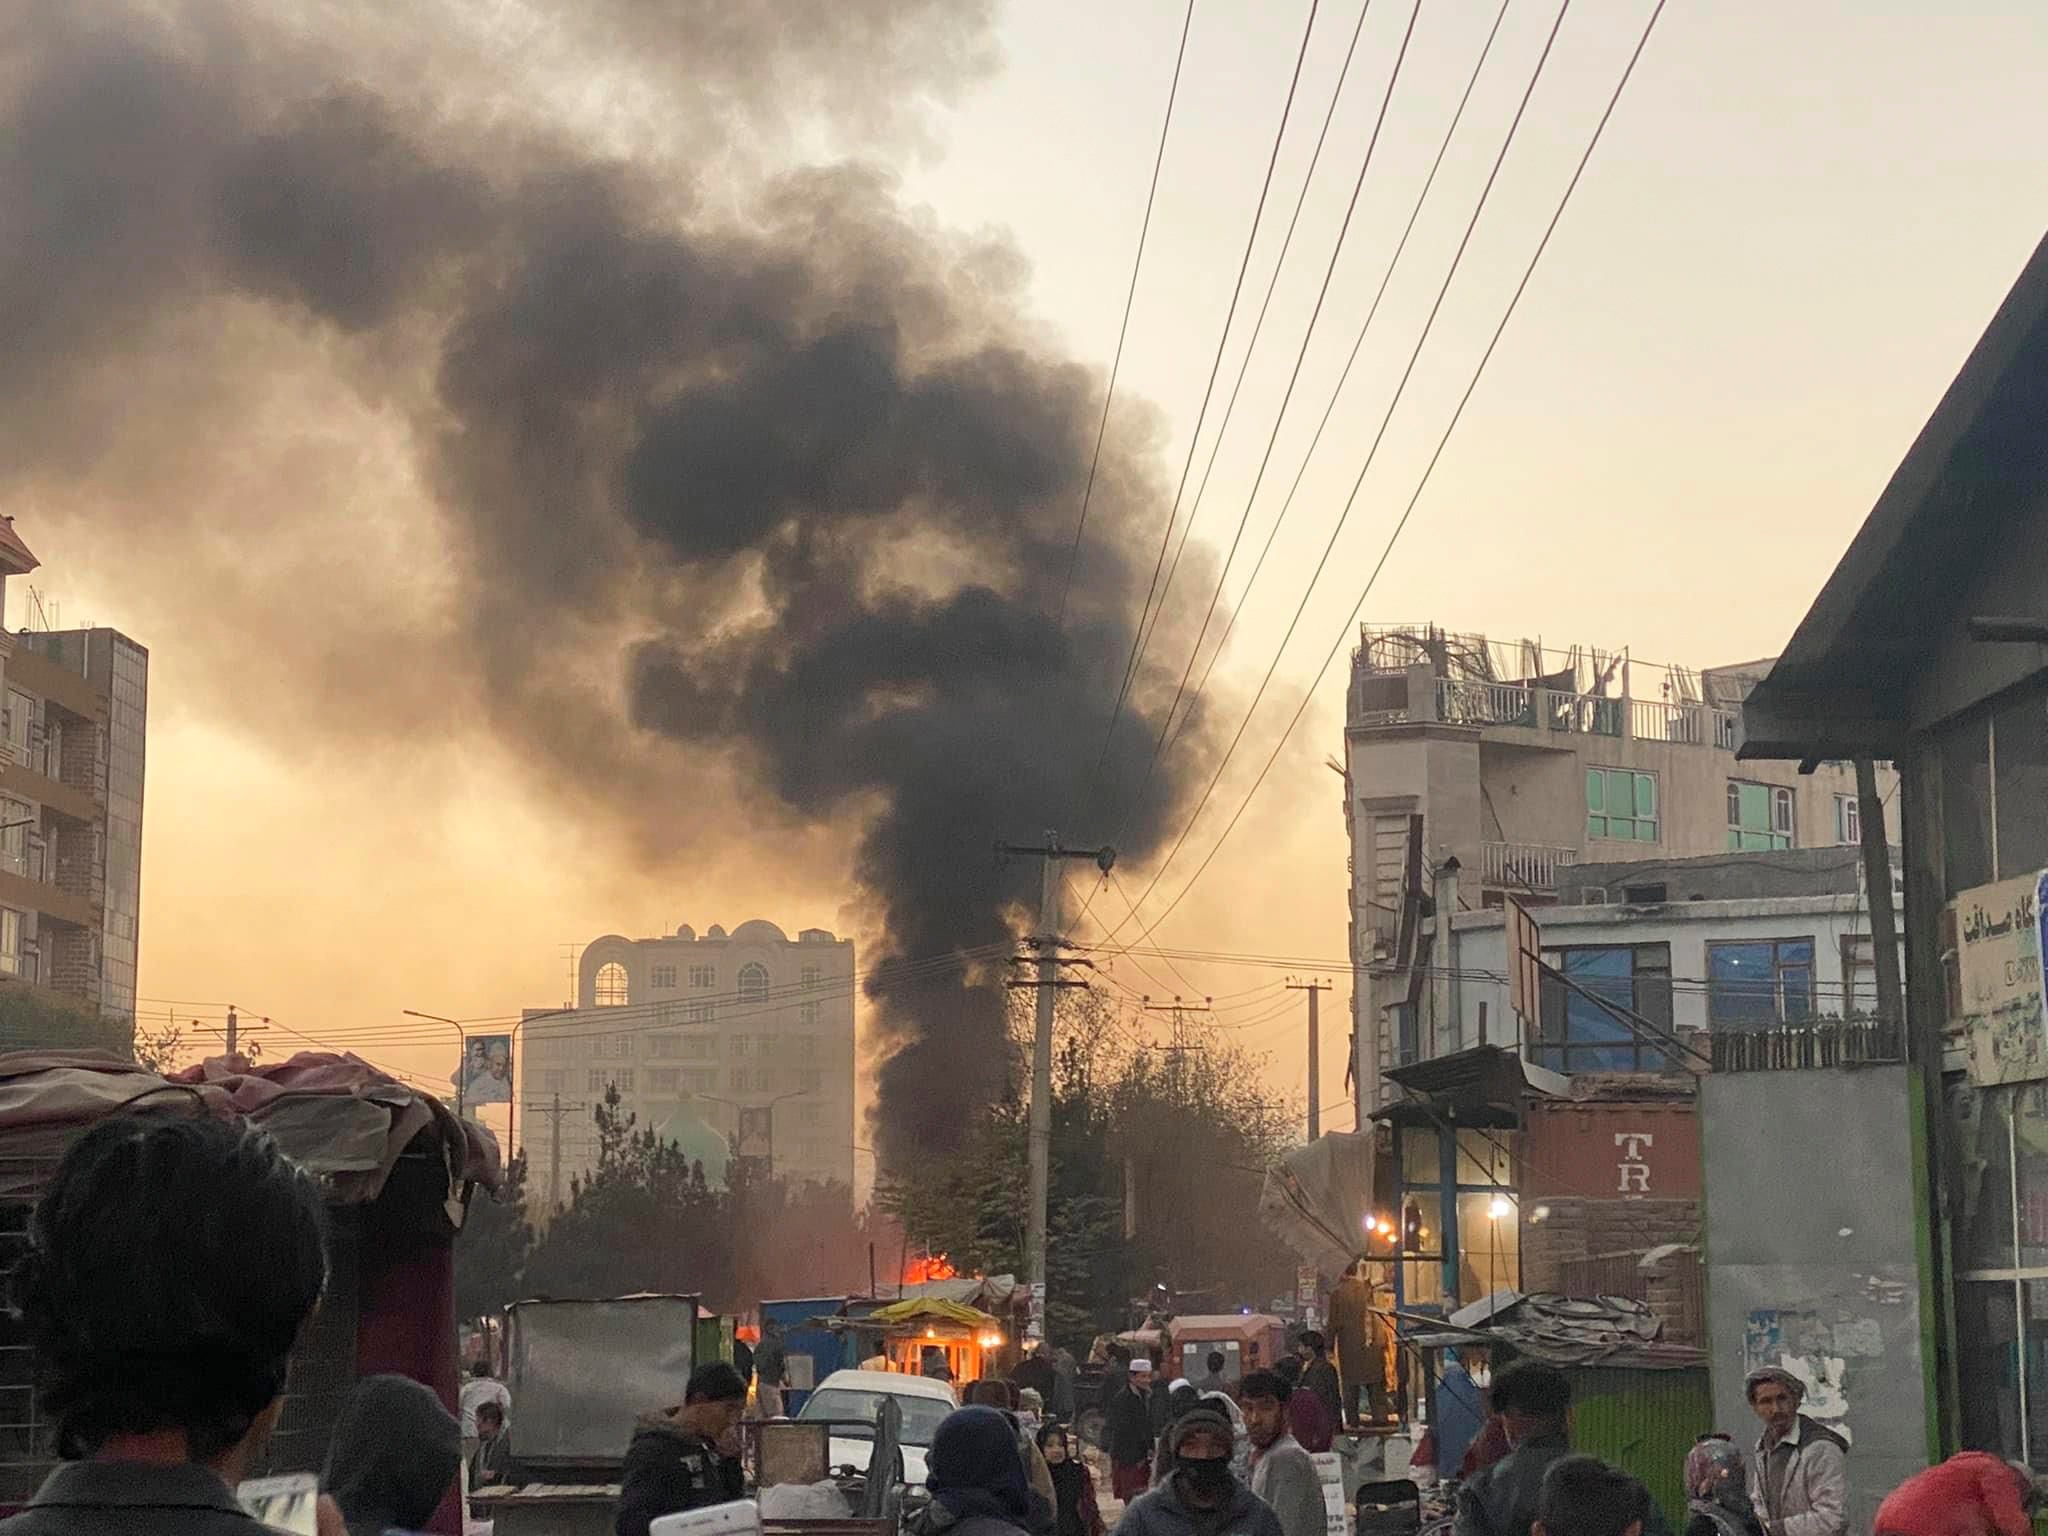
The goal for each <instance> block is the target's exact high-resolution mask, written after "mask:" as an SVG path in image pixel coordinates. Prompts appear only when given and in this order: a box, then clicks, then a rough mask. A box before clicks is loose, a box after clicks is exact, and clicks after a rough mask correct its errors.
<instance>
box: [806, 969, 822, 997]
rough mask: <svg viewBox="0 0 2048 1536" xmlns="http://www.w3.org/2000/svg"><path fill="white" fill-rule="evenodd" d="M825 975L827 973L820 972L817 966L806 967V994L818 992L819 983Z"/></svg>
mask: <svg viewBox="0 0 2048 1536" xmlns="http://www.w3.org/2000/svg"><path fill="white" fill-rule="evenodd" d="M824 975H825V973H824V972H823V971H821V970H819V969H818V968H817V967H816V966H815V965H807V966H805V967H804V969H803V981H804V990H805V991H806V992H815V991H817V990H818V983H819V982H820V981H821V980H823V979H824Z"/></svg>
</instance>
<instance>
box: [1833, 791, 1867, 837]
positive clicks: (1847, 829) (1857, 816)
mask: <svg viewBox="0 0 2048 1536" xmlns="http://www.w3.org/2000/svg"><path fill="white" fill-rule="evenodd" d="M1835 841H1836V842H1838V843H1840V844H1842V845H1843V846H1844V847H1855V846H1856V845H1857V844H1860V843H1861V842H1862V841H1863V805H1862V802H1860V801H1859V800H1858V799H1857V798H1856V797H1855V796H1854V795H1837V796H1835Z"/></svg>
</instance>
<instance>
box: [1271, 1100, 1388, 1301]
mask: <svg viewBox="0 0 2048 1536" xmlns="http://www.w3.org/2000/svg"><path fill="white" fill-rule="evenodd" d="M1372 1179H1373V1138H1372V1133H1371V1132H1370V1131H1367V1132H1364V1133H1360V1132H1356V1131H1346V1132H1333V1133H1332V1134H1330V1135H1327V1136H1322V1137H1318V1138H1317V1139H1316V1140H1314V1141H1312V1142H1310V1143H1308V1145H1306V1146H1302V1147H1296V1148H1295V1149H1294V1150H1293V1151H1291V1152H1289V1153H1287V1154H1286V1156H1284V1157H1282V1158H1281V1159H1280V1161H1279V1162H1278V1163H1276V1164H1275V1165H1274V1166H1273V1167H1271V1168H1269V1169H1268V1170H1267V1171H1266V1184H1265V1188H1264V1189H1263V1190H1261V1191H1260V1193H1259V1214H1260V1215H1262V1216H1264V1217H1265V1218H1266V1223H1267V1225H1269V1226H1270V1227H1272V1229H1273V1230H1274V1231H1275V1232H1276V1233H1278V1234H1279V1236H1280V1237H1281V1239H1282V1240H1283V1241H1284V1242H1285V1243H1286V1244H1287V1246H1288V1247H1290V1248H1292V1249H1293V1250H1294V1251H1295V1252H1296V1253H1297V1254H1299V1255H1301V1258H1302V1260H1303V1261H1304V1262H1305V1263H1310V1264H1315V1265H1318V1266H1319V1267H1321V1268H1324V1269H1327V1270H1330V1271H1332V1272H1336V1271H1340V1270H1342V1269H1344V1268H1346V1267H1347V1266H1348V1265H1349V1264H1350V1263H1351V1261H1352V1260H1353V1259H1355V1258H1357V1257H1358V1255H1359V1254H1360V1253H1361V1252H1362V1251H1363V1249H1364V1244H1365V1218H1366V1217H1367V1216H1368V1215H1369V1214H1371V1212H1372V1208H1373V1205H1372Z"/></svg>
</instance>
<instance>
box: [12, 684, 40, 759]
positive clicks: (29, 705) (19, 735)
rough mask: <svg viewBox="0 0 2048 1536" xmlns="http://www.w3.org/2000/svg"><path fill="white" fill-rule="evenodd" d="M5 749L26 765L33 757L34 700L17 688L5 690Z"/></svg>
mask: <svg viewBox="0 0 2048 1536" xmlns="http://www.w3.org/2000/svg"><path fill="white" fill-rule="evenodd" d="M6 727H7V750H8V753H9V754H10V755H11V756H12V757H13V758H14V760H15V761H16V762H17V763H21V764H23V765H27V764H28V763H30V762H31V761H32V760H33V757H34V750H33V749H34V743H35V729H36V701H35V699H34V697H33V696H32V695H30V694H26V693H23V692H22V691H21V690H20V689H18V688H10V689H8V690H7V718H6Z"/></svg>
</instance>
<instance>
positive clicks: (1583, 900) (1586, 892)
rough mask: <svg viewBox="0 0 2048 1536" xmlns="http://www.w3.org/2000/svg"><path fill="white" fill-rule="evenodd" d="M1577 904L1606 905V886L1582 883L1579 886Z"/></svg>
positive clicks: (1585, 905)
mask: <svg viewBox="0 0 2048 1536" xmlns="http://www.w3.org/2000/svg"><path fill="white" fill-rule="evenodd" d="M1579 905H1580V906H1582V907H1604V906H1606V905H1607V887H1606V886H1604V885H1582V886H1580V887H1579Z"/></svg>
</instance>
